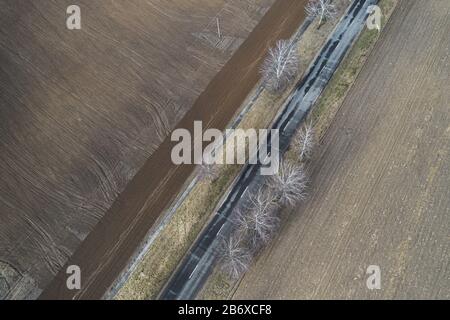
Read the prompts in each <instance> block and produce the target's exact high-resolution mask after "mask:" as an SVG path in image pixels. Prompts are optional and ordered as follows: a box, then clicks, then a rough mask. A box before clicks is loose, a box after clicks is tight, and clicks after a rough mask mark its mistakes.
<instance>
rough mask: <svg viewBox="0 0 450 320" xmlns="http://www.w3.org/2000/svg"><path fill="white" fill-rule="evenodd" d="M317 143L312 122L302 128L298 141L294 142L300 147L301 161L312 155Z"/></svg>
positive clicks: (296, 146)
mask: <svg viewBox="0 0 450 320" xmlns="http://www.w3.org/2000/svg"><path fill="white" fill-rule="evenodd" d="M314 145H315V132H314V127H313V125H312V123H309V124H306V125H305V126H304V127H303V128H302V129H300V134H299V135H298V137H297V139H296V141H295V142H294V146H295V148H297V149H298V155H299V158H300V161H304V160H307V159H309V158H310V157H311V154H312V152H313V149H314Z"/></svg>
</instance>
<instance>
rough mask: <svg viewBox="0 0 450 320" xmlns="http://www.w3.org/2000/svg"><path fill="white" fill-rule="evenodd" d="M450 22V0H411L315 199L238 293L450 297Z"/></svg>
mask: <svg viewBox="0 0 450 320" xmlns="http://www.w3.org/2000/svg"><path fill="white" fill-rule="evenodd" d="M449 17H450V2H448V1H441V0H430V1H420V0H401V1H400V3H399V5H398V7H397V9H396V11H395V12H394V14H393V16H392V17H391V19H390V22H389V24H388V25H387V27H386V29H385V30H384V31H383V33H382V34H381V39H380V40H379V41H378V42H377V44H376V47H375V49H374V51H373V53H372V54H371V55H370V57H369V58H368V60H367V62H366V65H365V67H364V68H363V70H362V72H361V73H360V75H359V77H358V79H357V81H356V83H355V84H354V86H353V87H352V89H350V92H349V94H348V96H347V98H346V100H345V101H344V103H343V105H342V106H341V107H340V109H339V110H338V112H337V114H336V116H335V118H334V120H333V121H332V123H331V126H330V127H329V128H328V130H327V131H326V133H325V136H324V138H323V140H322V141H321V146H320V147H319V149H318V152H317V154H316V155H315V157H314V159H313V160H312V163H311V167H310V171H311V177H312V182H311V189H310V198H309V200H308V201H307V202H306V203H305V204H304V205H302V206H300V207H297V208H296V209H294V210H292V211H291V212H289V213H290V217H289V219H288V221H287V223H286V224H285V226H284V228H283V230H281V231H280V236H279V238H278V239H277V240H276V241H275V242H274V243H273V245H272V246H271V247H270V248H268V250H266V251H265V253H264V255H263V256H261V257H260V259H259V260H258V261H257V263H256V265H255V266H254V267H253V268H252V270H251V271H250V272H249V273H247V274H246V275H245V276H244V278H243V280H242V281H241V283H240V284H239V286H238V288H237V290H236V291H235V292H234V295H233V298H235V299H268V298H275V299H331V298H338V299H433V298H439V299H449V298H450V268H449V262H450V241H449V240H450V238H449V230H450V187H449V181H450V154H449V153H450V90H449V85H448V83H449V80H450V79H449V75H450V42H449V41H450V39H449V38H448V34H449V33H450V19H449ZM369 265H378V266H380V268H381V289H380V290H369V289H368V288H367V287H366V280H367V277H368V275H366V269H367V267H368V266H369Z"/></svg>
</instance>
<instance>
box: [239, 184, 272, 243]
mask: <svg viewBox="0 0 450 320" xmlns="http://www.w3.org/2000/svg"><path fill="white" fill-rule="evenodd" d="M277 209H278V205H277V203H276V196H275V195H274V193H273V190H272V189H269V188H266V187H264V186H263V187H261V188H259V189H258V190H257V191H256V192H254V193H250V194H249V196H248V198H247V199H246V203H245V204H244V205H243V208H242V209H241V210H239V211H238V213H237V217H236V219H235V223H236V224H237V225H238V227H239V228H240V229H241V230H242V232H243V233H244V234H246V235H247V237H248V238H247V240H248V242H249V245H251V247H252V248H253V249H258V248H260V247H261V246H262V245H264V244H267V243H268V242H269V241H270V239H272V237H273V235H274V234H275V232H276V230H277V229H278V226H279V223H280V219H279V218H278V216H277Z"/></svg>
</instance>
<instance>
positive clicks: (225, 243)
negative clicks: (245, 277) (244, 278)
mask: <svg viewBox="0 0 450 320" xmlns="http://www.w3.org/2000/svg"><path fill="white" fill-rule="evenodd" d="M219 257H220V263H221V269H222V271H223V272H225V274H226V275H227V276H229V277H230V278H231V279H233V280H235V279H239V277H240V276H241V275H242V274H244V273H245V272H246V271H247V270H248V268H249V266H250V263H251V261H252V255H251V254H250V251H249V249H248V248H247V247H246V246H245V245H244V243H243V240H242V237H241V236H240V235H239V234H236V233H234V234H231V235H230V236H229V237H228V238H224V239H223V240H222V242H221V244H220V245H219Z"/></svg>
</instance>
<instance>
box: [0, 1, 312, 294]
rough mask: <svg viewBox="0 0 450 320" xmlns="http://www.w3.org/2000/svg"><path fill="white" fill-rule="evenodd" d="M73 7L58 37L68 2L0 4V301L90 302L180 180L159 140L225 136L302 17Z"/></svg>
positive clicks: (170, 7)
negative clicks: (74, 24)
mask: <svg viewBox="0 0 450 320" xmlns="http://www.w3.org/2000/svg"><path fill="white" fill-rule="evenodd" d="M77 3H78V4H79V5H80V7H81V17H82V29H81V30H68V29H67V28H66V21H65V20H66V17H67V15H66V8H67V6H68V5H69V4H72V3H71V2H69V1H66V0H62V1H39V2H37V1H31V0H0V13H1V16H2V18H1V20H0V91H1V93H0V138H1V140H0V172H1V176H0V180H1V183H0V222H1V223H0V298H6V299H11V298H17V299H18V298H34V297H37V296H38V295H39V294H40V293H41V292H42V291H43V290H45V292H44V293H43V295H42V298H99V297H101V296H102V295H103V294H104V293H105V291H106V290H107V289H108V288H109V286H110V285H111V284H112V283H113V281H114V279H115V278H116V277H117V276H118V275H119V274H120V272H121V271H122V270H123V268H125V267H126V265H127V263H128V260H129V258H130V257H131V256H132V254H133V252H134V250H135V249H136V247H137V246H138V245H139V244H140V243H141V241H142V240H143V239H144V237H145V235H146V234H147V232H148V231H149V230H150V228H151V227H152V225H153V224H154V222H155V221H156V220H157V218H158V217H159V215H160V214H161V213H162V212H163V210H164V208H166V207H167V205H168V204H169V203H170V201H171V200H172V199H173V197H174V196H175V195H176V194H177V192H178V191H179V190H180V188H181V187H182V185H183V183H184V182H185V180H186V179H187V178H188V177H189V175H190V173H191V172H192V169H193V168H192V167H190V166H182V167H176V166H175V165H173V164H172V163H171V162H170V150H171V143H170V141H169V140H168V139H167V136H168V134H169V133H170V131H171V130H172V129H174V128H175V127H181V128H188V129H190V128H191V127H192V123H193V121H194V120H203V121H204V123H205V124H207V125H205V127H207V126H209V127H215V128H219V129H223V128H224V127H225V126H226V125H227V123H228V122H229V121H230V120H231V118H232V116H233V115H234V114H235V112H236V111H237V110H238V108H239V106H240V105H241V103H242V101H243V100H244V99H245V97H246V95H247V94H248V93H249V91H250V90H251V89H252V88H253V86H254V85H255V83H256V82H257V81H258V79H259V75H258V70H259V62H260V60H261V59H262V58H263V57H264V55H265V53H266V52H267V49H268V47H270V46H272V45H273V44H274V42H275V41H276V40H277V39H279V38H286V37H288V36H290V35H291V34H292V33H293V31H294V30H295V29H296V28H297V27H298V26H299V25H300V23H301V22H302V20H303V17H304V12H303V6H304V2H303V1H294V0H283V1H278V2H276V3H275V0H260V1H257V0H247V1H240V0H220V1H219V0H208V1H205V0H177V1H157V0H150V1H143V0H132V1H126V2H125V1H111V0H102V1H88V0H80V1H78V2H77ZM274 3H275V4H274ZM272 5H273V6H272ZM269 8H270V10H269ZM268 10H269V11H268ZM266 13H267V14H266ZM263 16H264V18H263V19H262V17H263ZM216 18H219V21H220V28H221V34H222V37H221V38H220V39H219V37H218V35H217V26H216ZM261 19H262V20H261ZM259 21H261V22H260V23H259V24H258V22H259ZM256 25H258V26H257V27H256V28H255V26H256ZM250 33H251V35H250ZM249 35H250V36H249ZM237 84H239V85H237ZM68 264H76V265H79V266H80V267H81V270H82V274H83V276H82V286H83V288H82V290H81V291H77V292H73V291H70V292H69V291H68V290H66V288H65V279H66V274H65V268H64V267H63V266H65V265H68ZM55 276H56V277H55ZM49 284H50V285H49Z"/></svg>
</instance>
